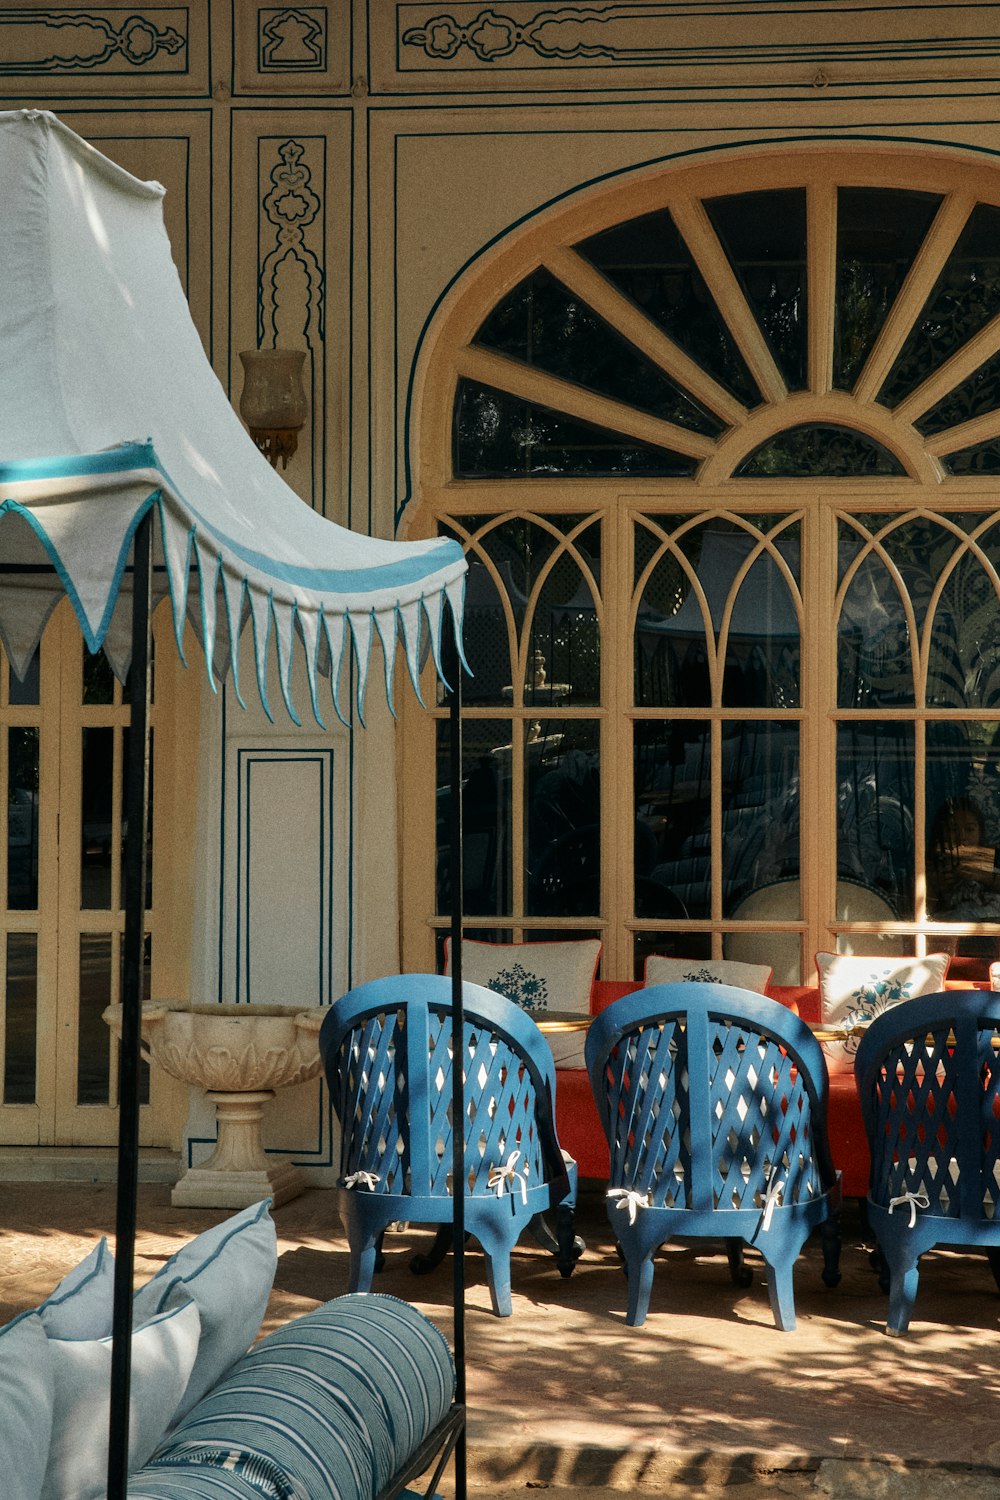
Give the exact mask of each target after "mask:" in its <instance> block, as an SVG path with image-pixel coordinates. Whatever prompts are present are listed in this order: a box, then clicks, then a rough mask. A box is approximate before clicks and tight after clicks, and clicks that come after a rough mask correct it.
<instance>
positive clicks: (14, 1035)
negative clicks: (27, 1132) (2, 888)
mask: <svg viewBox="0 0 1000 1500" xmlns="http://www.w3.org/2000/svg"><path fill="white" fill-rule="evenodd" d="M6 978H7V987H6V998H5V1004H4V1076H3V1102H4V1104H34V1102H35V1054H36V1048H37V1029H38V936H37V934H36V933H34V932H9V933H8V934H7V973H6Z"/></svg>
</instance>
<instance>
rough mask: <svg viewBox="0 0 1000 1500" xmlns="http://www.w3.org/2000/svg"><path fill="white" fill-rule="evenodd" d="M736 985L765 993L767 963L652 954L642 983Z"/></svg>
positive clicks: (646, 984) (768, 974)
mask: <svg viewBox="0 0 1000 1500" xmlns="http://www.w3.org/2000/svg"><path fill="white" fill-rule="evenodd" d="M685 980H687V981H691V980H694V981H695V982H696V983H699V984H735V985H736V987H737V989H741V990H756V991H757V992H758V993H759V994H761V995H763V994H765V993H766V991H767V987H768V985H769V984H770V982H771V969H770V966H769V965H768V964H745V963H740V962H739V961H738V960H737V959H733V958H665V957H664V956H663V954H662V953H651V954H650V955H649V957H648V958H647V959H646V968H645V970H644V973H643V981H642V982H643V984H644V985H645V986H647V987H648V986H649V985H651V984H678V983H681V982H682V981H685Z"/></svg>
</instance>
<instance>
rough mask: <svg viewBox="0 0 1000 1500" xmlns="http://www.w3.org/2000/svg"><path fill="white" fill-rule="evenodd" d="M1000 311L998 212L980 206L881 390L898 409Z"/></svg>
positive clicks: (881, 396) (883, 398)
mask: <svg viewBox="0 0 1000 1500" xmlns="http://www.w3.org/2000/svg"><path fill="white" fill-rule="evenodd" d="M997 313H1000V208H994V207H993V206H992V205H991V204H987V203H979V204H977V205H976V207H975V208H974V210H973V211H972V213H971V214H970V216H969V221H968V223H967V224H966V226H965V229H964V230H963V231H962V233H961V235H960V236H959V238H958V241H957V243H956V245H955V248H954V250H953V251H952V253H951V255H950V256H949V258H948V261H947V263H946V264H945V267H944V270H943V271H942V272H941V275H940V276H939V277H938V280H937V283H936V285H935V287H934V290H933V291H932V292H931V294H930V296H929V297H928V299H927V302H926V304H925V306H924V308H923V311H922V312H921V313H920V316H919V317H918V318H917V320H916V322H915V323H914V325H913V328H912V329H911V331H910V334H909V336H908V338H907V340H906V342H905V344H904V345H903V348H902V351H901V352H900V355H899V358H898V360H897V361H896V363H895V365H894V366H893V368H892V370H891V372H890V374H889V378H888V380H887V381H886V383H885V385H884V386H883V387H882V390H881V391H880V392H879V400H880V401H882V402H883V403H884V404H885V405H886V406H890V407H894V406H896V405H897V404H898V403H899V402H900V401H901V400H902V399H903V397H904V396H907V395H909V393H910V392H911V391H913V390H914V389H915V388H916V387H917V386H918V385H919V384H920V382H921V381H922V380H923V379H924V378H925V376H927V375H928V374H930V372H931V371H932V370H936V369H937V368H938V366H939V365H941V364H942V363H943V362H944V361H945V360H946V359H947V358H948V357H949V355H952V354H954V353H955V352H956V350H958V349H960V348H961V347H962V345H963V344H964V343H965V342H966V341H967V340H968V339H970V338H971V337H972V336H973V334H976V333H978V332H979V331H980V330H981V329H982V328H984V327H985V326H986V324H987V323H988V322H989V321H990V319H991V318H993V317H995V316H996V314H997Z"/></svg>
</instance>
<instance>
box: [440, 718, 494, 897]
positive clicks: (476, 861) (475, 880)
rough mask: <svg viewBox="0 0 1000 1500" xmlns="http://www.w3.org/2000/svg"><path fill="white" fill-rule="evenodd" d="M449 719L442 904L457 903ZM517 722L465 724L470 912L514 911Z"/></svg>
mask: <svg viewBox="0 0 1000 1500" xmlns="http://www.w3.org/2000/svg"><path fill="white" fill-rule="evenodd" d="M450 776H451V760H450V755H449V725H448V724H447V723H446V722H445V723H439V724H438V726H437V909H438V912H439V913H442V914H444V913H447V912H448V911H449V910H450V908H451V833H450V818H451V783H450ZM510 831H511V723H510V720H509V719H488V720H484V719H469V718H466V719H464V720H463V724H462V875H463V880H462V886H463V901H464V906H465V910H466V912H467V913H468V914H469V915H470V916H488V915H490V916H503V915H507V916H509V915H510V913H511V841H510Z"/></svg>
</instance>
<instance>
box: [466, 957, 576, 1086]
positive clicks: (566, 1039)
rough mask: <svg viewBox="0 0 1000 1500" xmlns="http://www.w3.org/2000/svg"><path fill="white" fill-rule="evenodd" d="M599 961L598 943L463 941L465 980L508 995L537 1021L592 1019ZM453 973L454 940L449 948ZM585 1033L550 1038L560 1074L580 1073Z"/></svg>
mask: <svg viewBox="0 0 1000 1500" xmlns="http://www.w3.org/2000/svg"><path fill="white" fill-rule="evenodd" d="M600 956H601V940H600V938H572V939H570V940H568V941H566V942H551V943H477V942H475V941H473V940H472V939H470V938H464V939H463V940H462V978H463V979H467V980H468V981H469V982H470V983H471V984H482V985H485V986H486V988H487V989H488V990H496V992H497V994H500V995H506V996H507V998H508V1000H513V1002H514V1004H515V1005H519V1006H520V1007H521V1009H522V1010H526V1011H528V1013H529V1014H530V1015H531V1016H533V1017H534V1019H535V1020H536V1021H540V1020H542V1019H543V1018H544V1017H546V1016H553V1015H559V1014H560V1013H563V1014H566V1013H568V1014H571V1015H589V1014H590V991H591V988H592V986H593V983H594V975H595V974H596V973H597V964H598V960H599V959H600ZM444 971H445V973H446V974H450V973H451V940H450V939H449V940H448V941H446V943H445V964H444ZM586 1039H587V1033H586V1031H567V1032H554V1033H549V1034H548V1035H547V1036H546V1038H545V1040H546V1041H547V1042H548V1044H549V1046H550V1048H551V1049H552V1056H553V1058H554V1059H555V1065H556V1067H557V1068H582V1067H584V1066H585V1064H584V1060H583V1046H584V1042H585V1041H586Z"/></svg>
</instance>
